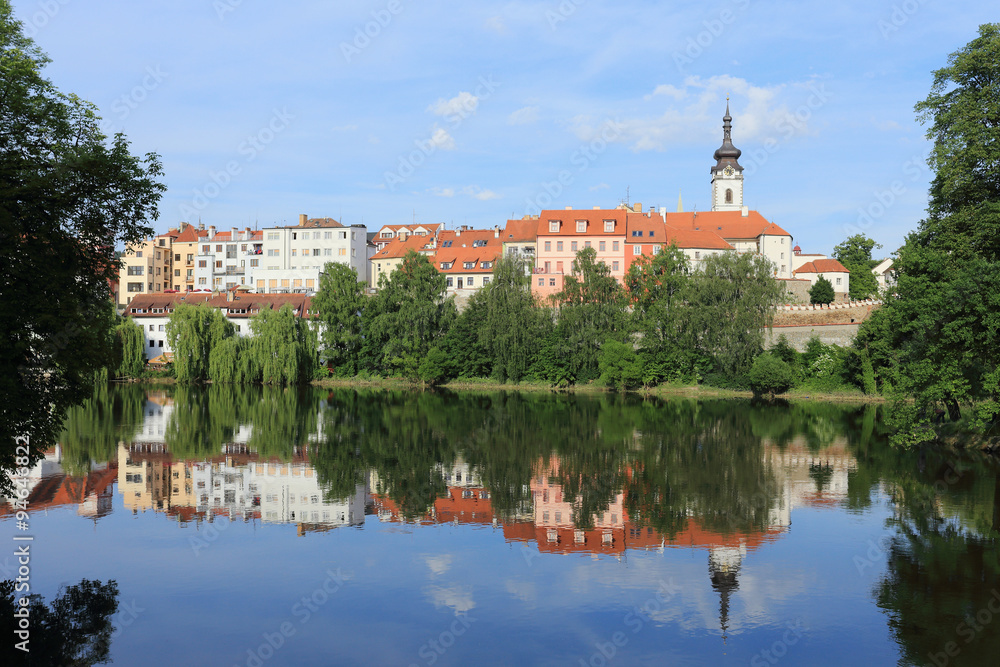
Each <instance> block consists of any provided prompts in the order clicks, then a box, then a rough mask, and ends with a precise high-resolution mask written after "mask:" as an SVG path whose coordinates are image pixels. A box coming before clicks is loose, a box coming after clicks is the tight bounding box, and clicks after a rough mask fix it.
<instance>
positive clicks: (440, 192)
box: [428, 188, 455, 197]
mask: <svg viewBox="0 0 1000 667" xmlns="http://www.w3.org/2000/svg"><path fill="white" fill-rule="evenodd" d="M428 192H430V193H431V194H432V195H434V196H435V197H454V196H455V189H454V188H431V189H430V190H428Z"/></svg>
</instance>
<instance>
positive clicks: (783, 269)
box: [781, 264, 785, 273]
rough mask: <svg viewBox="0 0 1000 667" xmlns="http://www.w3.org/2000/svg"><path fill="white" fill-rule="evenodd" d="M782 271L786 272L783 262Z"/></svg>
mask: <svg viewBox="0 0 1000 667" xmlns="http://www.w3.org/2000/svg"><path fill="white" fill-rule="evenodd" d="M781 272H782V273H784V272H785V265H784V264H782V265H781Z"/></svg>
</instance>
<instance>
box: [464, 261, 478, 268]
mask: <svg viewBox="0 0 1000 667" xmlns="http://www.w3.org/2000/svg"><path fill="white" fill-rule="evenodd" d="M462 266H463V267H465V268H467V269H474V268H476V263H475V262H465V263H464V264H463V265H462Z"/></svg>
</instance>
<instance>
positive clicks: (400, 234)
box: [373, 222, 444, 252]
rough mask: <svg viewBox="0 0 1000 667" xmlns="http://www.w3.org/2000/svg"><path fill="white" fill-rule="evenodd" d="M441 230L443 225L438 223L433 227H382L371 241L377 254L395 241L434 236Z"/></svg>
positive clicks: (415, 225) (414, 225)
mask: <svg viewBox="0 0 1000 667" xmlns="http://www.w3.org/2000/svg"><path fill="white" fill-rule="evenodd" d="M443 229H444V224H443V223H440V222H439V223H437V224H434V225H417V224H413V225H383V226H382V228H381V229H379V230H378V232H377V233H376V234H375V237H374V239H373V243H374V244H375V251H376V252H378V251H379V250H381V249H382V248H384V247H386V246H387V245H388V244H389V243H390V242H391V241H394V240H397V239H398V240H401V241H405V240H406V239H407V238H409V237H410V236H436V235H437V233H438V232H440V231H442V230H443Z"/></svg>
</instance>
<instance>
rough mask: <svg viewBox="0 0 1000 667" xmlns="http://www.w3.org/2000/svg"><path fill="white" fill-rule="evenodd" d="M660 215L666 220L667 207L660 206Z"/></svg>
mask: <svg viewBox="0 0 1000 667" xmlns="http://www.w3.org/2000/svg"><path fill="white" fill-rule="evenodd" d="M660 215H662V216H663V219H664V220H666V219H667V207H666V206H661V207H660Z"/></svg>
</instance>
